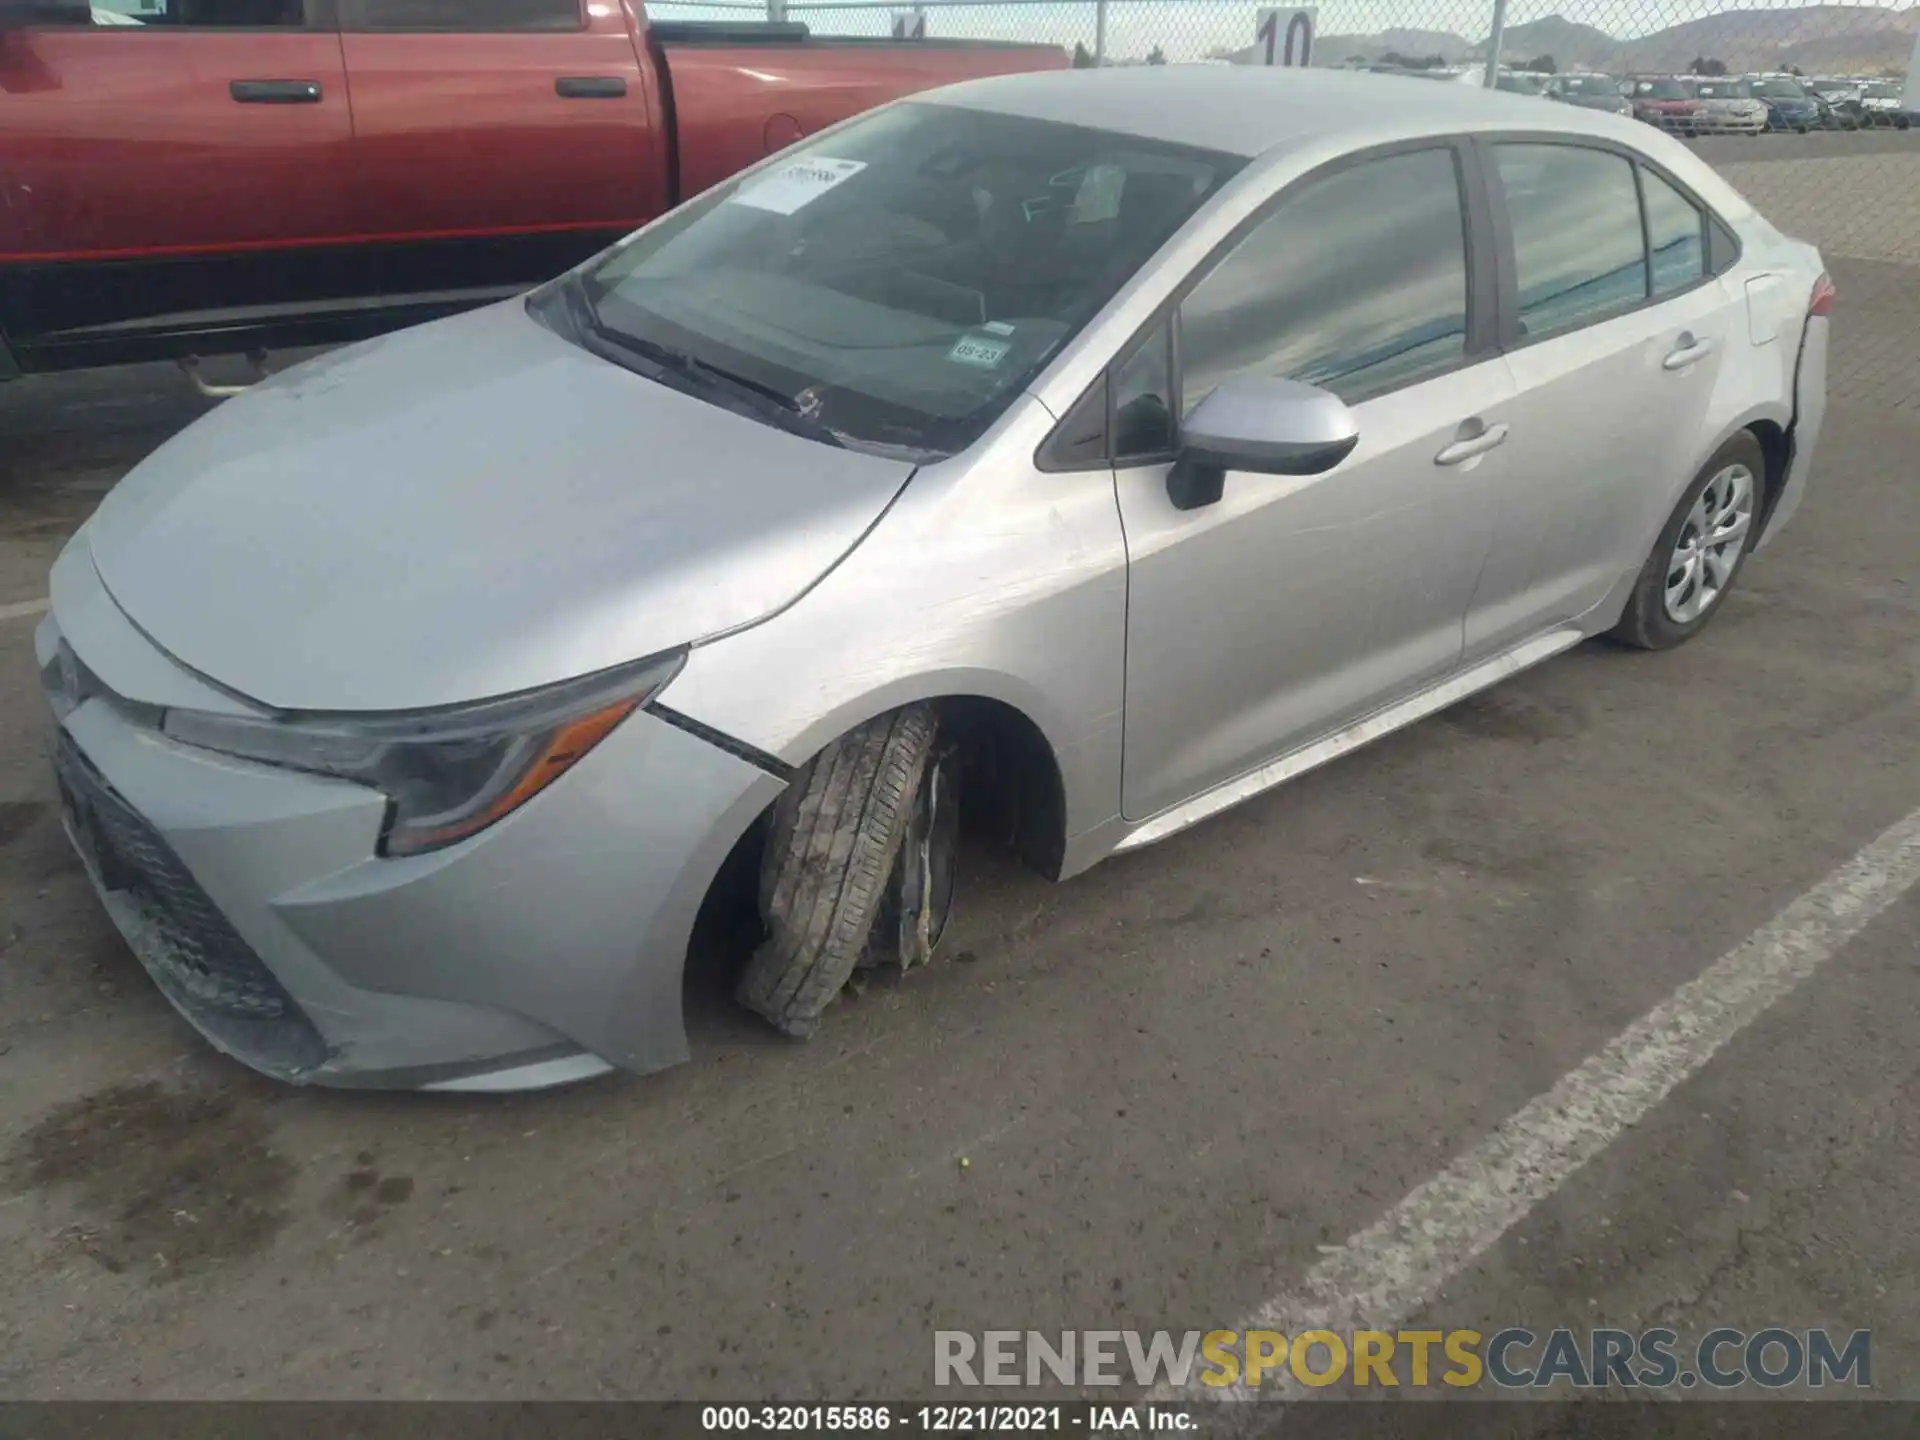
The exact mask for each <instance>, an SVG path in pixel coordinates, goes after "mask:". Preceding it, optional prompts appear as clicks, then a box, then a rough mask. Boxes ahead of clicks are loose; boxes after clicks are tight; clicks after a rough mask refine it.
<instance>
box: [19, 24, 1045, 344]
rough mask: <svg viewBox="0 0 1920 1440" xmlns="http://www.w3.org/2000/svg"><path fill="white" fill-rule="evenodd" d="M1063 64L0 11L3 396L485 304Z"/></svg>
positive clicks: (739, 37) (901, 44)
mask: <svg viewBox="0 0 1920 1440" xmlns="http://www.w3.org/2000/svg"><path fill="white" fill-rule="evenodd" d="M1066 64H1067V57H1066V55H1065V53H1064V52H1062V51H1060V50H1059V49H1057V48H1054V47H1051V46H1035V45H1011V44H994V43H971V42H969V43H955V42H944V43H943V42H939V41H926V40H908V41H878V42H875V41H861V40H839V39H832V40H825V39H817V38H814V37H812V36H810V35H809V34H808V32H807V30H806V27H804V26H801V25H784V24H751V23H749V24H737V25H736V24H725V25H710V24H669V23H659V22H653V23H650V22H649V21H648V19H647V17H646V14H645V12H644V10H643V9H642V8H641V5H640V4H639V0H96V3H94V4H92V5H89V4H88V3H86V0H0V377H4V376H6V375H7V374H8V373H9V372H12V373H19V372H35V371H47V370H60V369H70V368H76V367H80V366H89V365H103V364H118V363H121V362H124V361H129V360H150V359H162V358H180V357H187V356H192V355H206V354H217V353H222V352H229V353H230V352H237V351H249V350H265V349H270V348H274V347H280V346H290V345H307V344H321V343H326V342H331V341H339V340H348V339H355V338H359V337H361V336H364V335H369V334H374V333H378V332H380V331H383V330H390V329H394V328H397V327H398V326H401V325H406V324H412V323H414V322H416V321H419V320H424V319H428V318H430V317H432V316H436V315H442V314H446V313H449V312H451V311H453V310H457V309H461V308H464V307H467V306H471V305H477V304H481V303H484V302H486V301H489V300H493V299H497V298H500V297H502V296H505V295H509V294H512V293H514V292H515V291H517V290H520V289H523V288H526V287H527V286H529V285H531V284H534V283H536V282H538V281H540V280H542V279H545V278H547V277H548V276H551V275H554V274H557V273H559V272H560V271H561V270H564V269H566V268H567V267H568V266H569V265H572V264H574V263H575V262H577V261H579V260H581V259H584V258H585V257H586V256H588V255H590V254H592V253H593V252H594V251H596V250H598V249H600V248H602V247H603V246H605V245H606V244H608V243H610V242H611V241H612V240H614V239H615V238H617V237H618V236H620V235H622V234H624V233H625V232H627V231H629V230H632V229H634V228H635V227H636V226H638V225H640V224H641V223H642V222H644V221H646V220H649V219H651V218H653V217H654V216H656V215H658V214H660V213H661V212H662V211H664V210H666V209H668V208H670V207H671V206H673V205H674V204H676V203H678V202H679V201H680V200H681V199H683V198H685V197H687V196H690V195H693V194H695V193H697V192H698V191H700V190H702V189H704V188H705V187H707V186H709V185H712V184H714V183H716V182H717V181H719V180H722V179H724V178H726V177H727V176H729V175H731V174H733V173H734V172H735V171H737V170H739V169H741V168H743V167H744V166H746V165H749V164H751V163H753V162H754V161H756V160H759V159H760V158H761V157H763V156H765V155H767V154H769V153H771V152H773V151H776V150H779V149H780V148H781V147H783V146H785V145H787V144H790V143H791V142H792V141H794V140H795V139H797V138H799V137H800V136H802V135H805V134H807V133H808V132H810V131H813V130H816V129H818V128H820V127H822V126H825V125H829V124H832V123H833V122H835V121H837V120H841V119H843V118H845V117H846V116H848V115H851V114H854V113H856V112H858V111H861V110H865V109H868V108H870V107H872V106H874V105H878V104H880V103H882V102H884V101H887V100H891V99H893V98H895V97H897V96H900V95H905V94H908V93H911V92H913V91H916V90H922V89H927V88H929V87H932V86H935V85H944V84H947V83H949V82H951V81H955V80H963V79H967V78H970V77H973V76H979V75H993V74H1000V73H1004V72H1009V71H1018V70H1038V69H1053V68H1059V67H1063V66H1065V65H1066Z"/></svg>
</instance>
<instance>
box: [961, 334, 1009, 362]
mask: <svg viewBox="0 0 1920 1440" xmlns="http://www.w3.org/2000/svg"><path fill="white" fill-rule="evenodd" d="M1012 348H1013V342H1012V341H1011V340H1006V339H1002V338H1001V337H999V336H997V335H962V336H961V337H960V338H959V339H958V340H956V341H954V342H953V348H952V349H951V350H949V351H948V352H947V359H949V360H952V361H953V362H955V363H956V364H959V365H977V366H979V367H980V368H981V369H982V370H991V369H993V368H994V367H995V366H996V365H998V364H999V363H1000V362H1001V361H1002V360H1004V359H1006V358H1007V351H1009V350H1011V349H1012Z"/></svg>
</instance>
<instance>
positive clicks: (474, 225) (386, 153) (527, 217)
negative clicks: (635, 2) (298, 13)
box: [341, 0, 667, 298]
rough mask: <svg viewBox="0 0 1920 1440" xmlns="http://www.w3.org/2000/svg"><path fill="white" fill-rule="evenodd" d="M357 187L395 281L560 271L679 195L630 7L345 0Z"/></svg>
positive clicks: (454, 284) (441, 286)
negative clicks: (670, 178)
mask: <svg viewBox="0 0 1920 1440" xmlns="http://www.w3.org/2000/svg"><path fill="white" fill-rule="evenodd" d="M341 27H342V36H341V42H342V46H343V48H344V51H345V55H346V64H347V73H348V75H349V77H350V79H351V82H352V85H353V125H354V142H353V148H354V161H353V191H354V193H353V203H354V207H355V213H356V217H357V223H358V227H359V229H360V231H361V232H362V234H363V235H364V236H366V237H367V238H368V239H369V240H370V241H372V242H374V243H375V244H376V245H377V247H378V252H379V255H380V257H381V264H382V266H383V269H384V273H383V275H382V277H381V281H380V284H381V288H382V289H384V290H386V291H388V292H389V293H393V292H398V291H405V290H416V291H420V292H434V291H439V292H445V291H449V290H460V291H467V292H471V293H472V295H473V298H482V297H483V296H484V294H485V293H486V292H488V291H490V290H494V289H498V288H501V287H507V288H511V287H515V286H520V285H525V284H530V283H532V282H535V281H538V280H541V279H544V278H546V277H547V276H549V275H552V274H555V273H557V272H559V271H560V270H563V269H565V268H566V267H567V266H568V265H570V264H573V263H574V262H575V261H577V260H579V259H582V258H584V257H585V256H586V255H589V254H591V253H592V252H593V251H594V250H596V249H598V248H600V247H601V246H603V245H605V244H607V243H608V242H610V241H612V240H613V239H615V238H617V237H618V236H620V235H621V234H624V233H625V232H626V231H628V230H631V229H633V228H635V227H636V226H638V225H639V224H641V223H642V222H643V221H645V220H647V219H649V218H651V217H652V216H653V215H655V214H658V213H659V212H660V210H661V209H663V208H664V206H665V203H666V183H667V177H666V170H665V165H664V163H663V158H662V157H663V151H662V147H661V141H660V135H659V130H658V126H657V124H656V113H655V107H656V106H657V103H658V97H655V96H651V95H649V93H648V86H647V78H646V71H645V69H644V68H643V67H642V65H641V63H640V56H639V52H638V51H637V49H636V48H635V45H634V40H633V37H632V35H631V34H630V33H629V31H628V29H627V22H626V19H625V12H624V9H623V7H621V6H618V5H609V4H601V3H597V0H596V3H592V4H587V3H585V0H341Z"/></svg>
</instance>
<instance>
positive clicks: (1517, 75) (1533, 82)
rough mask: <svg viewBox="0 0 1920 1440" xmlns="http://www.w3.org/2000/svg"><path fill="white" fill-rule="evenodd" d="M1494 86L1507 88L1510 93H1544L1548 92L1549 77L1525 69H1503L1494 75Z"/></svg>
mask: <svg viewBox="0 0 1920 1440" xmlns="http://www.w3.org/2000/svg"><path fill="white" fill-rule="evenodd" d="M1493 88H1494V89H1496V90H1505V91H1506V92H1507V93H1508V94H1510V95H1544V94H1546V93H1547V77H1546V76H1544V75H1535V74H1532V73H1530V72H1528V71H1524V70H1502V71H1501V72H1500V73H1499V74H1498V75H1496V76H1494V77H1493Z"/></svg>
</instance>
